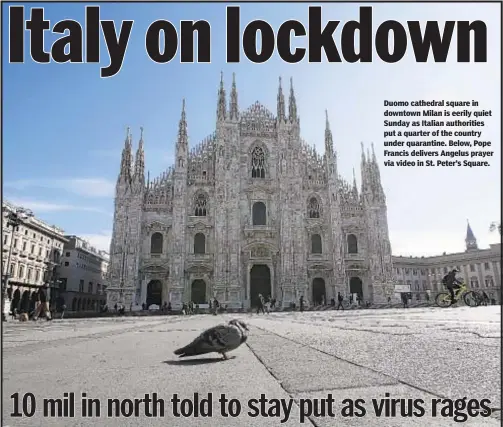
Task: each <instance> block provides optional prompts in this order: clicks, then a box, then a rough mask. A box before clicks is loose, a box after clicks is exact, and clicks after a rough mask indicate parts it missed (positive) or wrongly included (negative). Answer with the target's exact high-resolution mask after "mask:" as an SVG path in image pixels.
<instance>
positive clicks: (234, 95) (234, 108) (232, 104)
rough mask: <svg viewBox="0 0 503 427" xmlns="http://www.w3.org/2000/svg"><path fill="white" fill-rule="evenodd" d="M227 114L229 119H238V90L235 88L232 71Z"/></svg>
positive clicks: (234, 76)
mask: <svg viewBox="0 0 503 427" xmlns="http://www.w3.org/2000/svg"><path fill="white" fill-rule="evenodd" d="M229 113H230V114H229V116H230V119H231V120H239V110H238V91H237V89H236V74H235V73H232V89H231V99H230V101H229Z"/></svg>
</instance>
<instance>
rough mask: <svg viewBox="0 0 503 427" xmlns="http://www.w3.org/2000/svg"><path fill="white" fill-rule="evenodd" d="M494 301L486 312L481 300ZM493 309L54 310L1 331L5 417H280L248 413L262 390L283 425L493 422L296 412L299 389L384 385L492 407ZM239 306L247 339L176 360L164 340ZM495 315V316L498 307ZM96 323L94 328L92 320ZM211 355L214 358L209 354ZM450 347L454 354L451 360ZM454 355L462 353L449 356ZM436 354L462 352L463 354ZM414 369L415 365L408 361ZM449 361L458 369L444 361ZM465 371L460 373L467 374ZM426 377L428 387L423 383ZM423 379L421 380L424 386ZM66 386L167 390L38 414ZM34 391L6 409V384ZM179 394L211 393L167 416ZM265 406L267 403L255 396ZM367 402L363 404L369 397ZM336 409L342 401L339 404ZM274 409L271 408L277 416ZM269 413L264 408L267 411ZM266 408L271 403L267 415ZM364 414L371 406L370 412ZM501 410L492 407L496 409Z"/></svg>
mask: <svg viewBox="0 0 503 427" xmlns="http://www.w3.org/2000/svg"><path fill="white" fill-rule="evenodd" d="M491 310H492V311H491ZM491 310H489V309H487V308H486V309H484V311H482V310H471V311H466V310H465V311H464V310H463V309H458V310H437V311H436V312H434V311H432V310H431V309H424V316H423V315H422V314H421V312H420V309H417V310H414V311H413V310H408V311H407V312H406V311H400V310H388V311H386V310H381V311H380V313H377V314H376V311H374V313H372V315H370V314H368V313H367V312H363V311H362V313H363V314H362V313H360V312H358V311H354V312H351V313H349V312H346V313H344V314H342V313H341V314H339V313H335V314H334V312H325V313H284V314H274V315H270V316H256V315H253V316H250V315H244V314H243V315H232V316H231V315H228V316H226V315H224V316H216V317H215V316H194V317H182V316H169V317H157V318H136V319H123V321H121V320H120V319H99V320H96V323H95V324H94V323H93V321H92V320H90V319H85V320H73V319H72V320H64V321H62V322H58V321H54V322H39V323H34V324H32V323H29V324H21V325H20V324H15V325H14V324H13V325H7V326H6V327H4V333H5V335H4V337H5V336H7V339H8V340H10V342H11V343H14V345H13V346H11V347H9V348H6V349H5V350H6V351H5V352H3V357H4V359H3V368H4V371H3V374H4V384H3V387H4V389H3V397H2V399H3V417H4V419H3V425H6V426H11V427H18V426H20V427H22V426H30V427H39V426H40V427H45V426H62V427H69V426H91V425H92V426H95V425H96V426H111V427H114V426H119V425H120V426H141V427H143V426H147V427H148V426H161V425H162V426H174V427H185V426H189V425H190V426H193V425H194V426H209V427H213V426H215V427H217V426H223V427H227V426H229V427H231V426H236V427H239V426H257V427H261V426H268V425H270V426H278V425H282V424H281V418H278V417H273V416H269V417H262V416H261V417H255V418H252V417H250V416H248V414H247V412H248V407H247V404H248V401H249V399H252V398H259V397H260V396H261V395H262V394H264V395H265V397H267V398H269V399H273V398H277V399H283V400H284V402H287V403H288V402H289V401H290V399H296V400H297V404H293V405H292V406H291V412H290V413H289V419H288V421H287V422H285V423H284V424H285V425H287V426H297V425H316V426H320V427H321V426H323V427H324V426H334V427H339V426H343V427H344V426H346V425H349V426H352V425H357V426H371V427H372V426H379V427H395V426H400V427H401V426H405V427H407V426H416V425H417V426H429V425H435V426H437V425H438V426H440V427H444V426H454V425H459V424H468V425H472V426H481V427H483V426H486V425H499V424H500V419H495V417H494V415H493V417H491V418H489V419H482V418H474V419H470V420H469V421H468V422H466V423H456V422H454V421H453V420H450V419H445V418H438V417H437V418H434V419H433V418H431V417H429V418H428V417H427V416H424V417H422V418H395V419H393V418H376V417H375V416H373V415H372V414H370V413H368V414H367V415H366V416H365V417H363V418H356V417H354V418H342V417H341V416H340V412H339V416H337V414H336V416H335V417H328V416H327V417H323V418H321V417H318V418H314V417H312V419H307V420H305V423H303V424H301V422H300V412H299V407H298V404H300V399H310V400H311V401H313V400H315V401H318V400H319V399H322V398H324V397H326V396H327V395H328V394H332V397H333V398H334V400H335V402H338V404H340V402H341V401H342V400H343V399H345V398H351V399H357V398H360V399H364V400H365V401H367V402H370V400H371V399H372V398H378V397H381V396H383V395H384V393H385V392H388V393H390V394H391V396H392V397H399V398H408V397H410V398H412V399H418V398H423V399H424V400H425V401H427V402H431V399H432V398H437V397H438V396H441V395H446V396H453V397H454V398H459V397H463V396H469V397H470V398H474V397H475V398H479V399H480V398H483V397H485V398H491V399H493V398H494V399H495V400H494V401H493V407H495V408H498V406H497V405H499V404H500V400H499V399H500V397H499V396H500V393H501V380H500V374H501V365H500V341H499V340H496V338H495V336H497V334H500V333H501V322H500V321H499V322H498V319H497V318H496V315H499V312H498V313H493V311H494V308H492V307H491ZM231 317H241V318H243V319H245V320H246V321H247V322H248V323H249V324H250V325H251V333H250V338H249V340H248V343H247V345H245V346H242V347H240V348H239V349H238V350H236V351H235V352H233V353H231V354H233V355H234V356H236V357H235V358H233V359H231V360H229V361H226V362H220V361H216V360H217V359H218V356H217V355H215V356H213V355H210V356H209V357H199V358H196V360H194V361H191V359H188V360H187V362H182V363H180V362H179V359H177V358H176V357H175V356H174V355H173V350H174V349H175V348H177V347H179V346H181V345H184V344H186V343H188V342H189V341H190V340H191V339H193V338H194V337H195V336H197V335H198V334H199V333H200V332H201V331H202V330H203V329H205V328H207V327H209V326H211V325H214V324H216V323H219V322H221V321H224V320H228V319H229V318H231ZM498 317H499V316H498ZM93 326H94V327H93ZM213 357H214V358H213ZM456 357H458V359H456ZM459 357H462V358H463V359H459ZM446 360H458V362H459V360H463V365H462V366H461V367H460V366H459V363H458V364H448V363H446ZM418 369H419V371H418ZM453 370H454V371H456V370H457V374H456V375H453V374H452V372H453ZM467 372H468V373H469V375H467ZM421 385H426V386H427V387H421ZM423 390H424V391H423ZM64 391H66V392H72V391H73V392H75V393H76V395H77V404H76V406H77V409H78V410H79V411H80V394H81V393H82V392H86V393H87V396H88V397H91V398H100V399H101V400H102V402H103V410H105V409H106V404H105V402H106V399H107V398H121V399H122V398H134V397H138V398H139V397H144V395H145V394H146V393H148V394H150V395H151V394H152V393H154V392H155V393H157V396H158V397H161V398H164V399H165V401H166V406H165V410H166V416H165V417H163V418H154V417H150V418H149V417H145V416H143V417H141V418H137V417H129V418H124V417H123V418H106V417H101V418H82V417H75V418H72V419H70V418H66V419H65V418H43V417H41V416H40V414H41V412H40V413H39V411H42V408H43V405H42V400H43V398H49V397H51V398H56V397H60V396H61V395H62V393H63V392H64ZM14 392H19V393H25V392H32V393H33V394H34V395H35V396H36V398H37V403H38V407H37V408H38V409H37V414H36V415H35V416H34V417H32V418H9V414H10V411H11V409H12V402H11V399H10V395H11V394H12V393H14ZM173 393H177V394H178V395H179V396H180V397H182V398H184V397H191V398H192V399H193V397H194V393H198V394H199V396H200V397H205V396H207V395H208V393H212V398H213V406H212V408H213V412H214V416H213V417H212V418H193V417H189V418H176V417H174V416H172V415H171V404H170V402H169V399H170V398H171V396H172V395H173ZM221 393H225V395H226V396H227V397H228V398H235V399H238V401H239V402H240V403H241V405H242V413H241V414H240V416H238V417H236V418H232V417H227V418H225V417H222V416H220V415H219V413H220V407H219V404H218V402H217V399H218V397H219V396H220V394H221ZM265 408H266V409H270V408H271V402H269V403H268V405H267V406H266V407H265ZM370 408H371V407H370ZM339 409H340V408H339ZM284 413H285V412H284V410H282V411H281V416H283V418H284ZM266 415H267V414H266ZM271 415H272V414H271ZM370 415H372V416H370ZM499 415H500V413H497V414H496V417H498V416H499Z"/></svg>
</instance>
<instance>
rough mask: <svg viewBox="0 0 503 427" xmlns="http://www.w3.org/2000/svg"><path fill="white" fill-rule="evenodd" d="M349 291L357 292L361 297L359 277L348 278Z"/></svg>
mask: <svg viewBox="0 0 503 427" xmlns="http://www.w3.org/2000/svg"><path fill="white" fill-rule="evenodd" d="M349 292H350V293H351V294H358V295H360V297H362V298H363V282H362V279H360V278H359V277H351V279H349Z"/></svg>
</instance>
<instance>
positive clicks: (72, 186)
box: [4, 178, 115, 197]
mask: <svg viewBox="0 0 503 427" xmlns="http://www.w3.org/2000/svg"><path fill="white" fill-rule="evenodd" d="M4 185H5V187H6V188H11V189H14V190H18V191H22V190H28V189H32V188H53V189H59V190H64V191H68V192H70V193H73V194H77V195H79V196H84V197H112V196H113V195H114V191H115V183H114V182H112V181H110V180H108V179H105V178H67V179H65V178H63V179H21V180H18V181H11V182H6V183H5V184H4Z"/></svg>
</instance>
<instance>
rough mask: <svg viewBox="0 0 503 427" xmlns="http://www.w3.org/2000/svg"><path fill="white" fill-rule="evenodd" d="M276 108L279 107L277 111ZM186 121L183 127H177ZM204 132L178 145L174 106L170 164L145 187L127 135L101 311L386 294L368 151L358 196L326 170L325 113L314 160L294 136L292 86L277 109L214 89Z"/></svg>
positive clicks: (378, 192)
mask: <svg viewBox="0 0 503 427" xmlns="http://www.w3.org/2000/svg"><path fill="white" fill-rule="evenodd" d="M287 110H288V111H287ZM189 122H190V120H189ZM215 126H216V130H215V132H214V133H213V134H212V135H210V136H209V137H207V138H206V139H205V140H203V141H202V142H201V143H200V144H199V145H197V146H195V147H194V148H192V149H190V147H189V141H188V131H187V118H186V113H185V101H184V104H183V108H182V114H181V119H180V122H179V130H178V139H177V143H176V148H175V150H176V153H175V154H176V157H175V158H176V162H175V165H174V166H172V167H170V168H168V169H167V170H166V172H164V173H163V174H161V176H159V177H157V178H156V179H154V180H152V181H150V180H147V182H145V158H144V150H143V145H144V141H143V135H142V136H141V137H140V141H139V147H138V150H137V152H136V158H135V159H134V160H133V153H132V150H133V149H132V138H131V134H130V133H129V130H128V135H127V137H126V141H125V146H124V149H123V152H122V162H121V169H120V174H119V178H118V181H117V188H116V197H115V214H114V225H113V236H112V243H111V248H110V257H111V260H110V284H109V287H108V293H107V302H108V305H109V306H113V305H115V303H117V302H121V303H123V304H125V305H126V306H127V307H128V306H129V305H131V304H133V305H135V304H142V303H147V304H148V305H150V304H159V305H161V304H163V303H164V302H168V301H169V302H171V304H172V306H173V308H176V307H179V306H180V305H181V304H182V302H188V301H191V300H192V301H194V302H195V303H205V302H207V301H208V299H209V298H213V297H216V298H217V300H218V301H219V302H221V303H224V304H228V306H229V307H235V308H241V307H244V308H247V307H250V305H251V306H254V303H255V301H256V299H257V296H258V294H259V293H262V294H263V295H264V296H267V295H271V296H272V297H273V298H276V299H277V300H278V302H279V303H280V304H281V305H283V306H287V305H289V304H290V303H291V302H296V303H297V304H298V302H299V298H300V296H303V297H304V299H305V300H306V301H307V302H308V303H310V304H313V303H314V304H316V303H320V302H321V301H322V299H325V301H330V299H331V298H332V297H334V298H336V297H337V292H341V293H342V294H343V295H348V294H349V293H350V292H351V293H359V294H361V295H362V298H363V299H364V300H365V301H371V302H385V301H386V300H387V297H388V296H389V295H392V293H393V289H394V288H393V268H392V259H391V248H390V242H389V235H388V224H387V211H386V198H385V195H384V191H383V188H382V185H381V180H380V173H379V168H378V164H377V160H376V157H375V154H374V153H373V150H372V154H370V153H369V151H368V150H367V154H365V153H364V151H363V144H362V156H361V181H362V185H361V189H358V188H357V185H356V180H355V178H354V176H353V183H352V184H349V183H348V182H346V181H345V180H344V179H343V178H341V177H340V176H339V174H338V171H337V155H336V151H335V150H334V145H333V139H332V132H331V130H330V126H329V122H328V116H327V119H326V124H325V154H323V155H320V154H319V153H317V152H316V150H315V149H314V148H312V147H310V146H308V145H307V144H306V143H305V142H304V141H303V140H302V138H301V136H300V122H299V117H298V114H297V105H296V100H295V94H294V89H293V85H292V82H290V94H289V100H288V107H286V106H285V99H284V96H283V92H282V88H281V80H280V84H279V89H278V97H277V112H276V115H274V114H272V113H271V112H270V111H268V110H267V108H265V107H264V106H263V105H262V104H260V103H259V102H256V103H255V104H253V105H252V106H251V107H249V108H248V109H247V110H244V111H240V110H239V108H238V99H237V90H236V83H235V80H234V78H233V83H232V89H231V93H230V101H229V106H228V107H227V101H226V94H225V90H224V85H223V81H221V83H220V89H219V91H218V101H217V117H216V125H215Z"/></svg>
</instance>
